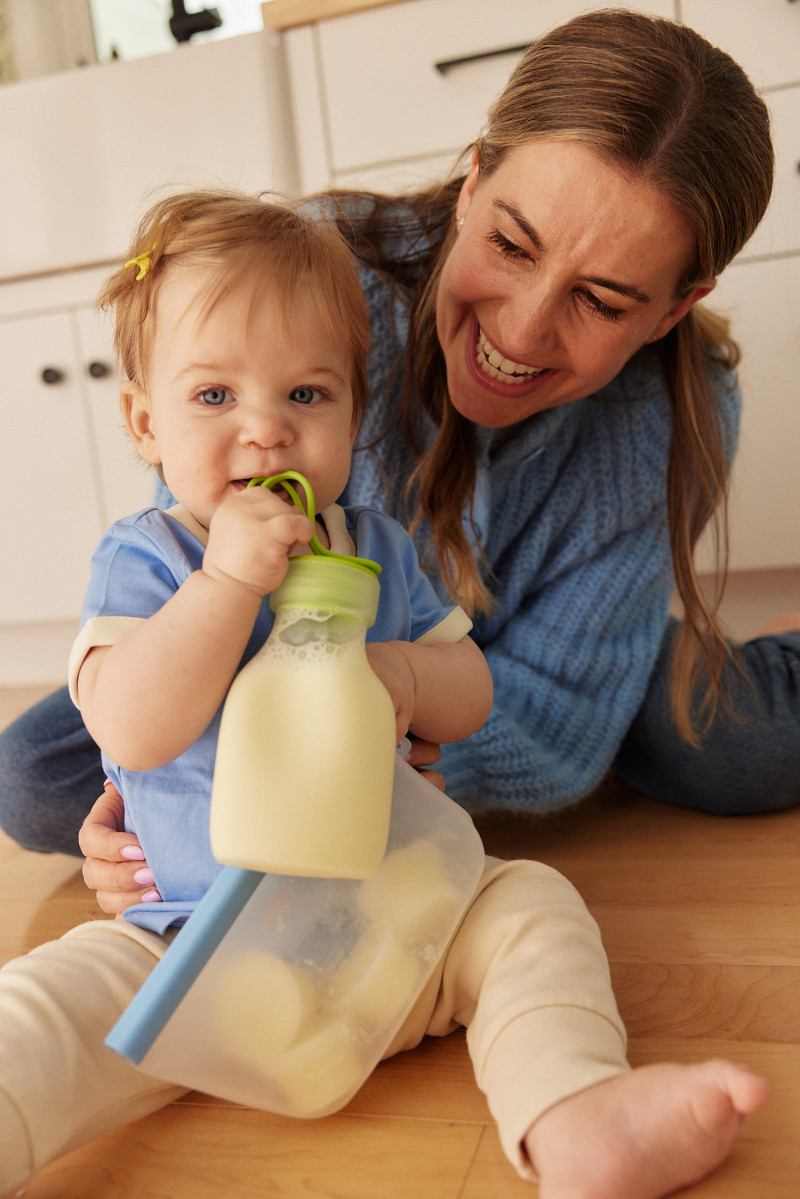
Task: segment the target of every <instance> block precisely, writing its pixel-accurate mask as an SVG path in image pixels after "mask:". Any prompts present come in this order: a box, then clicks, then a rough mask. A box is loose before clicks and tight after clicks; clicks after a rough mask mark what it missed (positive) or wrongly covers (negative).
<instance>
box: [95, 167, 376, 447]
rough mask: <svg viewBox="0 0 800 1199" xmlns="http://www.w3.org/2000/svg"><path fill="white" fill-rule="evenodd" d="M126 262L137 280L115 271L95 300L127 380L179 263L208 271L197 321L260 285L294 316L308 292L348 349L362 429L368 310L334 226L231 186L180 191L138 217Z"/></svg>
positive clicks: (140, 370)
mask: <svg viewBox="0 0 800 1199" xmlns="http://www.w3.org/2000/svg"><path fill="white" fill-rule="evenodd" d="M126 258H127V259H128V260H133V259H138V263H144V274H142V272H141V271H140V270H139V269H137V268H138V263H137V264H131V265H127V266H123V267H119V268H118V269H117V270H116V271H115V272H114V273H113V274H112V275H111V276H110V277H109V278H108V279H107V280H106V282H105V284H104V286H103V288H102V291H101V293H100V297H99V301H98V302H99V304H100V306H101V307H102V308H105V309H113V312H114V348H115V351H116V354H117V358H118V361H119V365H120V368H121V370H122V373H123V375H124V377H125V378H126V379H129V380H131V381H133V382H135V383H139V384H142V385H144V380H145V374H146V371H147V365H148V360H149V354H150V351H151V348H152V343H153V328H154V324H155V312H156V300H157V296H158V292H159V288H160V284H161V282H162V280H163V279H164V277H165V275H166V274H167V273H168V272H169V271H171V270H174V269H175V268H176V267H182V268H192V269H197V268H204V269H208V271H209V286H208V290H207V292H206V293H205V295H204V297H203V304H202V310H201V313H200V315H201V317H202V316H207V315H208V313H209V312H210V311H211V310H212V309H213V308H214V306H215V305H216V304H218V303H219V302H220V301H221V300H223V299H224V298H225V297H226V296H228V295H230V294H231V293H232V292H233V291H235V290H237V289H238V288H240V287H242V286H249V287H250V288H251V289H252V299H251V303H252V304H253V305H254V304H255V303H257V301H258V298H259V296H260V295H261V294H262V292H263V291H264V290H265V289H266V290H269V291H270V292H271V293H274V292H275V291H277V293H278V298H279V300H280V303H281V308H282V309H283V311H284V312H285V314H286V319H287V320H291V317H292V312H293V309H294V302H295V299H296V296H297V293H298V289H299V288H301V287H309V288H310V289H311V293H312V295H313V297H314V299H315V301H316V304H317V308H318V312H319V318H320V321H321V322H322V324H323V326H324V327H325V329H326V332H327V333H328V334H330V335H331V336H332V337H334V338H335V339H336V340H337V341H341V343H342V344H343V345H345V346H348V347H349V349H350V354H351V360H352V392H353V422H354V425H357V424H358V423H359V421H360V419H361V416H362V414H363V412H364V409H365V408H366V404H367V375H366V356H367V351H368V349H369V341H370V325H369V314H368V312H367V305H366V301H365V299H364V293H363V291H362V290H361V285H360V283H359V280H358V274H357V272H356V268H355V265H354V263H353V259H352V256H351V253H350V250H349V249H348V247H347V245H346V243H345V241H344V239H343V238H342V236H341V234H340V233H339V231H338V229H337V228H336V226H335V224H334V223H333V221H330V220H326V219H324V218H320V217H318V216H314V217H312V216H310V215H307V214H304V213H302V212H298V211H297V210H296V209H294V208H291V207H290V206H289V205H288V204H285V203H281V202H276V201H274V200H272V199H269V198H265V197H262V196H251V195H247V194H245V193H240V192H236V191H231V190H206V191H191V192H182V193H179V194H177V195H172V196H168V197H167V198H166V199H163V200H160V201H158V202H157V203H155V204H154V205H153V206H152V207H151V208H150V209H149V210H148V211H147V212H146V213H145V214H144V216H143V217H142V220H141V222H140V224H139V227H138V229H137V231H136V235H135V237H134V240H133V244H132V246H131V247H130V250H129V253H128V255H127V256H126ZM140 274H141V275H142V277H140V278H137V275H140Z"/></svg>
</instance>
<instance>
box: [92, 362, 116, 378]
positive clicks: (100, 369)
mask: <svg viewBox="0 0 800 1199" xmlns="http://www.w3.org/2000/svg"><path fill="white" fill-rule="evenodd" d="M86 369H87V370H88V372H89V374H90V375H91V377H92V378H93V379H105V377H106V376H107V375H110V374H111V367H110V366H109V365H108V363H107V362H90V363H89V365H88V367H87V368H86Z"/></svg>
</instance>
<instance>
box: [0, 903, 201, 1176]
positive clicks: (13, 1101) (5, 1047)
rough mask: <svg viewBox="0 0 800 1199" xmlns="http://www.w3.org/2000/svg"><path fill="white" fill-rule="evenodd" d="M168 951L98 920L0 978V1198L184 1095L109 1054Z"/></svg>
mask: <svg viewBox="0 0 800 1199" xmlns="http://www.w3.org/2000/svg"><path fill="white" fill-rule="evenodd" d="M164 949H165V944H164V941H163V939H162V938H161V937H157V936H156V935H155V934H153V933H146V932H144V931H143V930H141V929H134V928H132V926H131V925H126V924H125V923H124V922H123V921H118V920H96V921H93V922H92V923H90V924H84V925H81V926H80V927H79V928H77V929H74V930H73V931H72V932H70V933H67V934H66V936H65V937H62V938H61V940H60V941H52V942H49V943H48V944H47V945H42V946H40V947H39V948H38V949H34V950H33V951H32V952H31V953H29V954H26V955H25V956H24V957H21V958H17V959H15V960H14V961H12V962H9V963H8V965H6V966H4V967H3V969H2V970H0V1146H2V1151H0V1194H2V1195H5V1194H8V1193H13V1191H14V1190H15V1189H16V1188H17V1187H20V1186H22V1185H23V1183H24V1182H25V1180H26V1179H27V1178H29V1177H30V1176H31V1175H32V1174H34V1173H36V1172H37V1171H38V1170H41V1169H42V1167H43V1166H46V1165H47V1164H48V1162H51V1161H54V1160H55V1159H56V1158H58V1157H60V1156H62V1155H63V1154H64V1153H67V1152H68V1151H69V1150H71V1149H75V1148H77V1147H78V1146H79V1145H83V1144H85V1143H86V1142H87V1141H90V1140H93V1139H94V1138H95V1137H99V1136H102V1135H103V1134H104V1133H106V1132H110V1131H111V1130H112V1129H114V1128H119V1127H122V1126H123V1125H126V1124H130V1123H132V1122H133V1121H134V1120H138V1119H139V1118H140V1117H141V1116H144V1115H147V1114H149V1113H150V1112H153V1111H157V1110H159V1109H160V1108H162V1107H164V1106H166V1104H168V1103H170V1102H172V1100H174V1099H176V1098H178V1096H179V1095H181V1094H183V1093H184V1092H185V1088H182V1087H175V1086H172V1085H170V1084H169V1083H166V1082H162V1081H160V1080H158V1079H154V1078H150V1077H148V1075H146V1074H143V1073H142V1071H141V1070H137V1069H136V1067H135V1066H133V1065H131V1063H130V1062H129V1061H127V1060H126V1059H124V1058H122V1057H119V1056H118V1055H117V1054H116V1053H113V1052H112V1051H111V1050H110V1049H107V1048H106V1046H105V1045H104V1039H105V1037H106V1036H107V1035H108V1032H109V1031H110V1029H111V1028H112V1026H113V1025H114V1024H115V1023H116V1021H117V1019H118V1018H119V1017H120V1015H121V1014H122V1013H123V1012H124V1010H125V1008H126V1007H127V1006H128V1004H129V1003H130V1001H131V999H132V998H133V996H134V995H135V994H136V992H137V991H138V990H139V988H140V987H141V985H142V983H144V981H145V980H146V979H147V977H148V976H149V974H150V972H151V971H152V969H153V967H154V966H155V965H156V963H157V962H158V960H159V958H160V956H161V954H162V953H163V951H164Z"/></svg>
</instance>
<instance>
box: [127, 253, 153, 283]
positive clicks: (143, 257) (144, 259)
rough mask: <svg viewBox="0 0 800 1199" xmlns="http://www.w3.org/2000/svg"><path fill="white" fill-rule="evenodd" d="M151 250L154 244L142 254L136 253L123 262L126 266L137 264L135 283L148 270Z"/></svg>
mask: <svg viewBox="0 0 800 1199" xmlns="http://www.w3.org/2000/svg"><path fill="white" fill-rule="evenodd" d="M153 250H155V246H153V247H152V249H150V250H146V251H145V252H144V254H137V255H136V257H135V258H129V259H128V261H127V262H126V263H125V266H126V267H128V266H137V267H138V268H139V270H138V273H137V275H136V282H137V283H138V282H139V280H140V279H144V277H145V275H146V274H147V272H148V271H149V270H150V255H151V254H152V253H153ZM124 269H125V268H124V267H123V270H124Z"/></svg>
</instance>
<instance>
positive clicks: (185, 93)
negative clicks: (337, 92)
mask: <svg viewBox="0 0 800 1199" xmlns="http://www.w3.org/2000/svg"><path fill="white" fill-rule="evenodd" d="M0 162H2V164H3V186H2V188H1V189H0V276H2V278H4V279H9V278H14V277H21V276H24V275H30V274H32V273H34V272H46V271H55V270H60V269H65V268H74V267H79V266H85V265H90V264H93V263H98V262H106V261H109V260H111V259H114V258H115V257H116V256H118V255H120V254H122V252H123V251H124V249H125V247H126V246H127V245H128V242H129V240H130V235H131V233H132V230H133V226H134V224H135V222H136V221H137V220H138V219H139V217H140V215H141V213H142V210H143V208H144V207H145V205H146V204H147V203H149V202H150V201H151V200H152V198H153V196H154V195H159V194H162V193H163V192H164V191H179V190H181V189H183V188H187V187H218V186H234V187H241V188H244V189H246V190H249V191H262V190H265V189H275V190H279V191H284V192H288V193H289V194H294V193H295V191H296V175H295V166H294V150H293V145H292V135H291V119H290V114H289V108H288V100H287V94H286V89H285V86H284V71H283V54H282V51H281V45H280V38H279V37H278V35H276V34H275V33H273V32H272V31H271V30H266V29H265V30H262V32H260V33H250V34H244V35H242V36H241V37H236V38H229V39H227V40H222V41H216V42H208V43H206V44H205V45H187V46H182V47H180V48H179V49H178V50H175V51H173V52H172V53H169V54H157V55H154V56H152V57H151V58H141V59H134V60H132V61H130V62H110V63H100V64H95V65H93V66H88V67H85V68H83V69H82V70H80V71H77V70H76V71H67V72H64V73H62V74H56V75H48V76H45V77H43V78H40V79H29V80H24V81H22V82H21V83H14V84H10V85H8V86H7V87H3V88H0Z"/></svg>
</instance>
